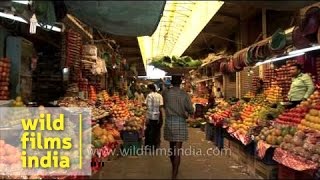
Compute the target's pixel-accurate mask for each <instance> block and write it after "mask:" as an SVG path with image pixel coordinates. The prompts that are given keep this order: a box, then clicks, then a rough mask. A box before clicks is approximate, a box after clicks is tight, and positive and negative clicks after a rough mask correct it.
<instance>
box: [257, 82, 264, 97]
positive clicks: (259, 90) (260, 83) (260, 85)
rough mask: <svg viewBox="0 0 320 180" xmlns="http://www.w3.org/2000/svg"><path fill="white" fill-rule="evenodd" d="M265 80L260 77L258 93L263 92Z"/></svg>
mask: <svg viewBox="0 0 320 180" xmlns="http://www.w3.org/2000/svg"><path fill="white" fill-rule="evenodd" d="M263 84H264V83H263V80H262V79H259V80H258V82H257V87H256V94H263Z"/></svg>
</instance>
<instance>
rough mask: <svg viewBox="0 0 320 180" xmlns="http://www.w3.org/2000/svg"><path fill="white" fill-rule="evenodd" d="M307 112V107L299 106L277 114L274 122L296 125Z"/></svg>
mask: <svg viewBox="0 0 320 180" xmlns="http://www.w3.org/2000/svg"><path fill="white" fill-rule="evenodd" d="M307 112H308V108H307V107H303V106H299V107H296V108H293V109H290V110H289V111H286V112H284V113H283V114H281V115H279V117H278V118H277V119H276V122H277V123H279V124H287V125H292V126H297V125H298V124H300V122H301V120H302V119H303V118H304V116H305V114H306V113H307Z"/></svg>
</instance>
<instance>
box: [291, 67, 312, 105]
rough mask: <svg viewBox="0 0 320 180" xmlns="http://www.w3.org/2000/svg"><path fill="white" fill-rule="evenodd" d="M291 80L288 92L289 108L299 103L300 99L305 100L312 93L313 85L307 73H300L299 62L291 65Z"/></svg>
mask: <svg viewBox="0 0 320 180" xmlns="http://www.w3.org/2000/svg"><path fill="white" fill-rule="evenodd" d="M290 72H291V75H292V82H291V86H290V90H289V93H288V99H289V101H290V102H291V106H290V108H293V107H295V106H297V105H298V104H300V102H301V101H304V100H307V99H308V98H309V96H310V95H311V94H312V93H313V91H314V89H315V87H314V84H313V82H312V78H311V77H310V76H309V75H308V74H304V73H302V67H301V65H300V64H295V65H293V66H292V67H291V71H290Z"/></svg>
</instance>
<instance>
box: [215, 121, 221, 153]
mask: <svg viewBox="0 0 320 180" xmlns="http://www.w3.org/2000/svg"><path fill="white" fill-rule="evenodd" d="M214 127H215V132H214V134H215V135H214V143H215V145H216V146H217V147H218V148H219V149H220V150H221V149H222V148H223V133H222V129H223V128H222V126H214Z"/></svg>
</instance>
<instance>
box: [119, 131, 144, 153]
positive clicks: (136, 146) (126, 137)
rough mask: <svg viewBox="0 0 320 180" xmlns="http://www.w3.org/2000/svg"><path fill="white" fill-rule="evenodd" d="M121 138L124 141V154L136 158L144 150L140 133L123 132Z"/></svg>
mask: <svg viewBox="0 0 320 180" xmlns="http://www.w3.org/2000/svg"><path fill="white" fill-rule="evenodd" d="M121 138H122V141H123V145H122V148H123V150H124V151H123V152H127V153H128V154H125V155H128V156H136V155H137V153H138V152H139V151H140V149H141V148H142V142H141V139H140V137H139V132H138V131H122V132H121Z"/></svg>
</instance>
